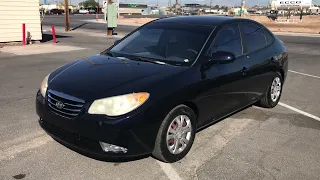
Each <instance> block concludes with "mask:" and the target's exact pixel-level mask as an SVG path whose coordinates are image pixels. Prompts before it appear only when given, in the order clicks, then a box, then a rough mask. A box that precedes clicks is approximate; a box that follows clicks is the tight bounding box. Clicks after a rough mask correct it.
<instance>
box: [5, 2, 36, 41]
mask: <svg viewBox="0 0 320 180" xmlns="http://www.w3.org/2000/svg"><path fill="white" fill-rule="evenodd" d="M23 23H25V24H26V31H27V38H28V37H29V38H30V40H41V39H42V31H41V22H40V12H39V0H0V42H12V41H22V24H23Z"/></svg>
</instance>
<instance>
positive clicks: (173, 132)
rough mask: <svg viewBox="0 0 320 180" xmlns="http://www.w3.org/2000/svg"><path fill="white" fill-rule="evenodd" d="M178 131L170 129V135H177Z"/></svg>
mask: <svg viewBox="0 0 320 180" xmlns="http://www.w3.org/2000/svg"><path fill="white" fill-rule="evenodd" d="M176 132H177V131H176V130H175V129H173V128H172V127H170V129H169V133H171V134H175V133H176Z"/></svg>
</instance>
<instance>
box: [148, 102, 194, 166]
mask: <svg viewBox="0 0 320 180" xmlns="http://www.w3.org/2000/svg"><path fill="white" fill-rule="evenodd" d="M195 134H196V115H195V113H194V111H193V110H192V109H191V108H189V107H188V106H185V105H179V106H177V107H175V108H173V109H172V110H171V111H170V112H169V113H168V115H167V116H166V117H165V119H164V120H163V122H162V124H161V126H160V129H159V131H158V135H157V139H156V142H155V147H154V150H153V152H152V154H153V156H154V157H155V158H157V159H158V160H160V161H163V162H167V163H173V162H176V161H179V160H180V159H182V158H184V157H185V156H186V155H187V153H188V152H189V151H190V149H191V146H192V144H193V141H194V138H195Z"/></svg>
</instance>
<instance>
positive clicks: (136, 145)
mask: <svg viewBox="0 0 320 180" xmlns="http://www.w3.org/2000/svg"><path fill="white" fill-rule="evenodd" d="M36 111H37V114H38V116H39V117H40V119H39V124H40V126H41V127H42V128H43V129H44V130H45V131H46V132H47V133H48V134H49V135H50V136H52V137H53V138H54V139H55V140H57V141H59V142H60V143H61V144H63V145H65V146H67V147H70V148H72V149H73V150H75V151H80V153H86V154H88V155H89V156H94V157H102V158H121V157H137V156H143V155H148V154H150V153H151V152H152V150H153V147H154V142H155V138H156V135H157V132H158V129H159V127H160V124H159V123H156V122H157V121H150V119H149V118H148V117H146V116H145V114H144V113H142V112H140V113H137V114H135V115H132V116H130V117H126V118H123V119H108V118H106V117H104V116H93V115H89V114H87V113H85V112H84V113H81V114H79V116H78V117H76V118H75V119H66V118H63V117H61V116H59V115H56V114H55V113H52V112H51V110H50V108H49V107H48V105H47V101H46V100H45V98H43V97H42V95H41V93H40V92H38V93H37V98H36ZM99 142H105V143H108V144H113V145H116V146H120V147H124V148H126V149H128V151H127V152H126V153H124V152H118V153H115V152H105V151H103V150H102V148H101V146H100V143H99Z"/></svg>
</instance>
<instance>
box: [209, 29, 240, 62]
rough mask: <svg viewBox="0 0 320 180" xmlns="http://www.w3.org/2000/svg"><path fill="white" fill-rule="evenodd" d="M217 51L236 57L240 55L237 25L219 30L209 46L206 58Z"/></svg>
mask: <svg viewBox="0 0 320 180" xmlns="http://www.w3.org/2000/svg"><path fill="white" fill-rule="evenodd" d="M217 51H226V52H231V53H233V54H234V55H235V56H236V57H238V56H240V55H242V43H241V37H240V30H239V26H238V25H237V24H232V25H227V26H225V27H223V28H221V29H220V31H219V32H218V34H217V36H216V38H215V39H214V41H213V44H212V45H211V47H210V49H209V51H208V56H209V57H210V56H211V55H212V53H215V52H217Z"/></svg>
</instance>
